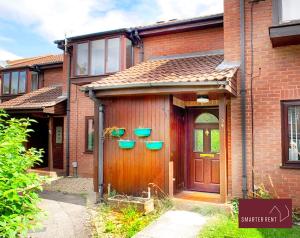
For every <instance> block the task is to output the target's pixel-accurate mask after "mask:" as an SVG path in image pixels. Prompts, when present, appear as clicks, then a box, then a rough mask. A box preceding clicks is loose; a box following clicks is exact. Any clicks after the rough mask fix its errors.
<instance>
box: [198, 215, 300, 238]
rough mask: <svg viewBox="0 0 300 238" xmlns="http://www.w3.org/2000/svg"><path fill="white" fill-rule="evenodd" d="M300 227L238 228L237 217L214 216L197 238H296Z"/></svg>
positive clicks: (299, 235) (298, 235)
mask: <svg viewBox="0 0 300 238" xmlns="http://www.w3.org/2000/svg"><path fill="white" fill-rule="evenodd" d="M298 237H300V226H294V227H293V228H290V229H289V228H281V229H280V228H278V229H271V228H238V219H237V217H232V216H229V215H225V214H214V215H212V216H211V218H210V219H209V221H208V223H207V224H206V225H205V226H204V227H203V229H202V230H201V232H200V234H199V238H298Z"/></svg>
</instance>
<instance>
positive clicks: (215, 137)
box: [210, 129, 220, 153]
mask: <svg viewBox="0 0 300 238" xmlns="http://www.w3.org/2000/svg"><path fill="white" fill-rule="evenodd" d="M210 151H211V152H214V153H218V152H220V133H219V129H212V130H211V131H210Z"/></svg>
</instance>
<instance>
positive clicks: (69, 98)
mask: <svg viewBox="0 0 300 238" xmlns="http://www.w3.org/2000/svg"><path fill="white" fill-rule="evenodd" d="M65 52H66V54H68V57H69V59H68V65H67V72H68V79H67V80H68V81H67V131H66V133H67V135H66V137H67V145H66V164H67V171H66V175H67V176H70V116H71V114H70V100H71V57H72V56H71V53H70V52H68V48H67V42H65Z"/></svg>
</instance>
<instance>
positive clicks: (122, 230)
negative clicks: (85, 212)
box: [93, 200, 170, 238]
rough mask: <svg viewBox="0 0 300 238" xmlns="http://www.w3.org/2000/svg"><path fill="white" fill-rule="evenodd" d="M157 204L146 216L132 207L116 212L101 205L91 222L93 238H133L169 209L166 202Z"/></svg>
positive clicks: (168, 204)
mask: <svg viewBox="0 0 300 238" xmlns="http://www.w3.org/2000/svg"><path fill="white" fill-rule="evenodd" d="M159 204H160V205H159V206H156V209H155V210H154V211H153V212H151V213H149V214H147V215H144V214H142V213H140V212H138V211H137V209H136V208H135V207H134V206H128V207H126V208H124V209H122V210H121V211H120V212H116V211H114V210H113V209H112V208H111V207H109V206H108V205H105V204H102V205H100V206H99V207H98V210H97V215H96V216H95V217H94V220H93V228H94V229H93V230H94V232H93V233H94V234H93V237H116V238H118V237H120V238H121V237H122V238H123V237H126V238H130V237H133V236H134V235H135V234H136V233H138V232H139V231H140V230H142V229H143V228H145V227H146V226H147V225H148V224H150V223H151V222H152V221H154V220H155V219H157V218H158V217H159V216H160V215H161V214H162V213H163V212H164V211H166V209H168V208H169V207H170V203H169V201H167V200H166V201H160V202H159Z"/></svg>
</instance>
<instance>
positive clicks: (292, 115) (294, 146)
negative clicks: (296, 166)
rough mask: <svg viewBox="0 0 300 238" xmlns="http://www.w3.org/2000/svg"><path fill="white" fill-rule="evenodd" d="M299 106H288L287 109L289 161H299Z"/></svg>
mask: <svg viewBox="0 0 300 238" xmlns="http://www.w3.org/2000/svg"><path fill="white" fill-rule="evenodd" d="M299 117H300V106H290V107H289V108H288V123H289V129H288V130H289V133H288V135H289V158H288V160H290V161H299V160H300V156H299V148H300V140H299V136H300V129H299V127H300V123H299Z"/></svg>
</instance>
